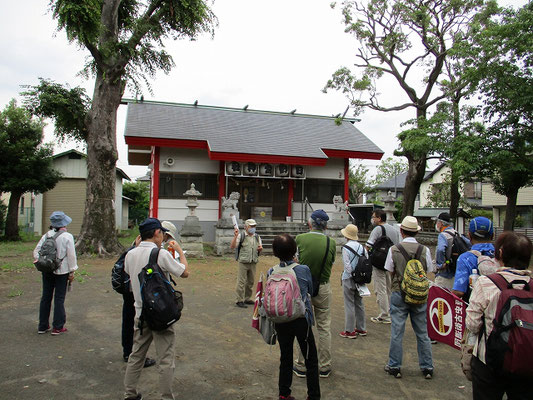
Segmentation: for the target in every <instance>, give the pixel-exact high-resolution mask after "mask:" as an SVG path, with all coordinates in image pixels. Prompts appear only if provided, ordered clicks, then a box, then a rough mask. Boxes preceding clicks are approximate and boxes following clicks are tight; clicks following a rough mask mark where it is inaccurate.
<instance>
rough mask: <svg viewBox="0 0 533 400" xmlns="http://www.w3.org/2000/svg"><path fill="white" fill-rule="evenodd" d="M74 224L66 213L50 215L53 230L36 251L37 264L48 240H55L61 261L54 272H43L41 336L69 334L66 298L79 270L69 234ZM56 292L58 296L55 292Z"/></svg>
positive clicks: (34, 254) (42, 240)
mask: <svg viewBox="0 0 533 400" xmlns="http://www.w3.org/2000/svg"><path fill="white" fill-rule="evenodd" d="M71 222H72V218H70V217H69V216H68V215H66V214H65V213H64V212H63V211H54V212H53V213H52V215H50V224H51V226H50V230H49V231H48V232H47V233H45V234H44V235H43V237H42V238H41V240H39V243H37V246H36V247H35V250H33V258H34V260H35V261H34V262H37V260H38V259H39V251H40V250H41V247H42V246H43V244H44V243H45V240H46V239H47V238H49V237H50V238H53V239H54V240H55V243H56V244H55V246H56V249H57V259H59V260H60V264H59V267H58V268H57V269H56V270H54V271H50V272H42V279H43V294H42V296H41V304H40V307H39V327H38V328H37V333H39V334H44V333H47V332H50V331H52V335H60V334H62V333H65V332H66V331H67V328H65V322H66V319H67V317H66V314H65V296H66V294H67V285H68V284H69V283H70V282H72V281H73V280H74V271H76V270H77V269H78V261H77V259H76V249H75V247H74V237H73V236H72V234H70V233H68V232H67V225H68V224H70V223H71ZM54 292H55V293H54ZM52 298H53V299H54V319H53V321H52V328H50V321H49V319H50V309H51V307H52Z"/></svg>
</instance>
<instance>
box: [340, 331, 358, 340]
mask: <svg viewBox="0 0 533 400" xmlns="http://www.w3.org/2000/svg"><path fill="white" fill-rule="evenodd" d="M339 335H340V336H341V337H343V338H346V339H357V332H355V331H353V332H348V331H342V332H341V333H339Z"/></svg>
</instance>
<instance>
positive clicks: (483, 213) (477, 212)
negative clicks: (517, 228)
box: [468, 208, 494, 220]
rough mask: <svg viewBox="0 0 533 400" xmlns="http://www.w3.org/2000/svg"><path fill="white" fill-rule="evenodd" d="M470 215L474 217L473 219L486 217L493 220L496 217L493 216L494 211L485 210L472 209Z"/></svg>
mask: <svg viewBox="0 0 533 400" xmlns="http://www.w3.org/2000/svg"><path fill="white" fill-rule="evenodd" d="M468 213H469V214H470V215H471V216H472V218H476V217H485V218H488V219H490V220H492V218H493V217H494V215H493V214H492V210H485V209H483V208H472V209H471V210H469V211H468Z"/></svg>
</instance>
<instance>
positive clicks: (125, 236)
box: [118, 227, 139, 248]
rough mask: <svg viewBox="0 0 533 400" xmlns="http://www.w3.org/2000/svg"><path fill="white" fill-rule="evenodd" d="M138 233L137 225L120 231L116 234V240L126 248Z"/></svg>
mask: <svg viewBox="0 0 533 400" xmlns="http://www.w3.org/2000/svg"><path fill="white" fill-rule="evenodd" d="M138 235H139V229H138V228H137V227H136V228H134V229H128V230H125V231H120V233H119V234H118V241H119V242H120V244H121V245H122V246H124V247H126V248H128V247H130V246H131V244H132V243H133V242H134V241H135V238H136V237H137V236H138Z"/></svg>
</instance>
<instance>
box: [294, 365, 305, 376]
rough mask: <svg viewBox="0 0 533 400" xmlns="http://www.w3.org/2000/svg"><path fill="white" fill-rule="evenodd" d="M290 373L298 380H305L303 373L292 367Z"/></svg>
mask: <svg viewBox="0 0 533 400" xmlns="http://www.w3.org/2000/svg"><path fill="white" fill-rule="evenodd" d="M292 372H294V375H296V376H297V377H298V378H305V371H300V370H299V369H298V368H296V367H292Z"/></svg>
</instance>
